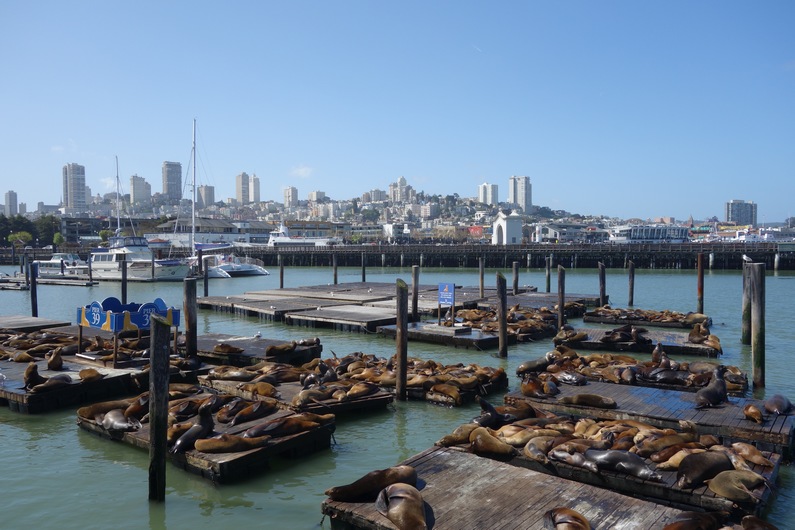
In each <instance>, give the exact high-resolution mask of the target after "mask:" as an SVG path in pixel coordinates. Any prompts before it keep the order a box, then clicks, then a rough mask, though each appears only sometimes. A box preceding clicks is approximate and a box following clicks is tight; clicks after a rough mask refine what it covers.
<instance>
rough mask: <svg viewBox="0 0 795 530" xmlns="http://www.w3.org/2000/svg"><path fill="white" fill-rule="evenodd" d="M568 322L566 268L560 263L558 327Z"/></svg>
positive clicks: (560, 327) (561, 327)
mask: <svg viewBox="0 0 795 530" xmlns="http://www.w3.org/2000/svg"><path fill="white" fill-rule="evenodd" d="M565 324H566V269H564V268H563V266H562V265H558V329H563V326H564V325H565Z"/></svg>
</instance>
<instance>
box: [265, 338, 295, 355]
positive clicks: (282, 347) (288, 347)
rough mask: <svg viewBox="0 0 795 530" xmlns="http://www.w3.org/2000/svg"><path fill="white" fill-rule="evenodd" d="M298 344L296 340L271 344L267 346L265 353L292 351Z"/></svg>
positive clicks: (274, 353)
mask: <svg viewBox="0 0 795 530" xmlns="http://www.w3.org/2000/svg"><path fill="white" fill-rule="evenodd" d="M297 345H298V343H297V342H296V341H290V342H285V343H284V344H270V345H268V346H266V347H265V355H277V354H280V353H291V352H293V351H294V350H295V347H296V346H297Z"/></svg>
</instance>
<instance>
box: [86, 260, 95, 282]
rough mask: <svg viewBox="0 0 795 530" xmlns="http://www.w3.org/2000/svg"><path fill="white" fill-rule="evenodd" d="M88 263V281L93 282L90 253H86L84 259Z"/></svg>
mask: <svg viewBox="0 0 795 530" xmlns="http://www.w3.org/2000/svg"><path fill="white" fill-rule="evenodd" d="M86 262H87V263H88V283H91V284H93V283H94V272H93V268H92V267H91V253H90V252H89V253H88V259H87V260H86Z"/></svg>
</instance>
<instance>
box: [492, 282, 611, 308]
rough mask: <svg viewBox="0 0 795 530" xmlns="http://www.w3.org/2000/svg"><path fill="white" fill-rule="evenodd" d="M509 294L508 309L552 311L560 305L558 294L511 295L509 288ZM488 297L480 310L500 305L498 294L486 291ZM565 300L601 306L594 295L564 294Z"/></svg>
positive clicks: (597, 297)
mask: <svg viewBox="0 0 795 530" xmlns="http://www.w3.org/2000/svg"><path fill="white" fill-rule="evenodd" d="M508 291H509V294H508V296H507V302H508V307H512V306H515V305H517V304H518V305H519V307H521V308H522V309H541V308H542V307H546V308H548V309H550V310H552V308H553V307H555V306H556V305H557V304H558V293H556V292H555V293H539V292H537V291H526V292H522V293H518V294H511V293H512V290H511V288H510V287H509V288H508ZM485 293H486V294H487V297H486V299H485V300H483V301H481V302H479V303H478V309H490V308H491V309H493V308H494V307H496V305H497V303H498V299H497V292H496V290H494V291H486V292H485ZM563 299H564V300H565V303H570V302H579V303H581V304H583V305H585V306H589V307H593V306H596V305H599V296H598V295H592V294H577V293H564V294H563Z"/></svg>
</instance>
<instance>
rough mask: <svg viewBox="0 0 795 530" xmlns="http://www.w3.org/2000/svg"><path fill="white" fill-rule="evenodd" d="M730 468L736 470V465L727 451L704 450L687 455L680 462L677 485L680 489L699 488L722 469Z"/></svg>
mask: <svg viewBox="0 0 795 530" xmlns="http://www.w3.org/2000/svg"><path fill="white" fill-rule="evenodd" d="M730 470H732V471H733V470H734V465H732V461H731V459H730V458H729V457H728V455H726V454H725V453H718V452H715V451H704V452H703V453H695V454H692V455H687V456H686V457H684V458H683V459H682V461H681V462H680V463H679V469H678V470H677V472H676V486H677V487H678V488H680V489H691V488H697V487H699V486H701V485H702V484H703V483H704V481H706V480H709V479H711V478H713V477H714V476H715V475H717V474H718V473H720V472H721V471H730Z"/></svg>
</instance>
